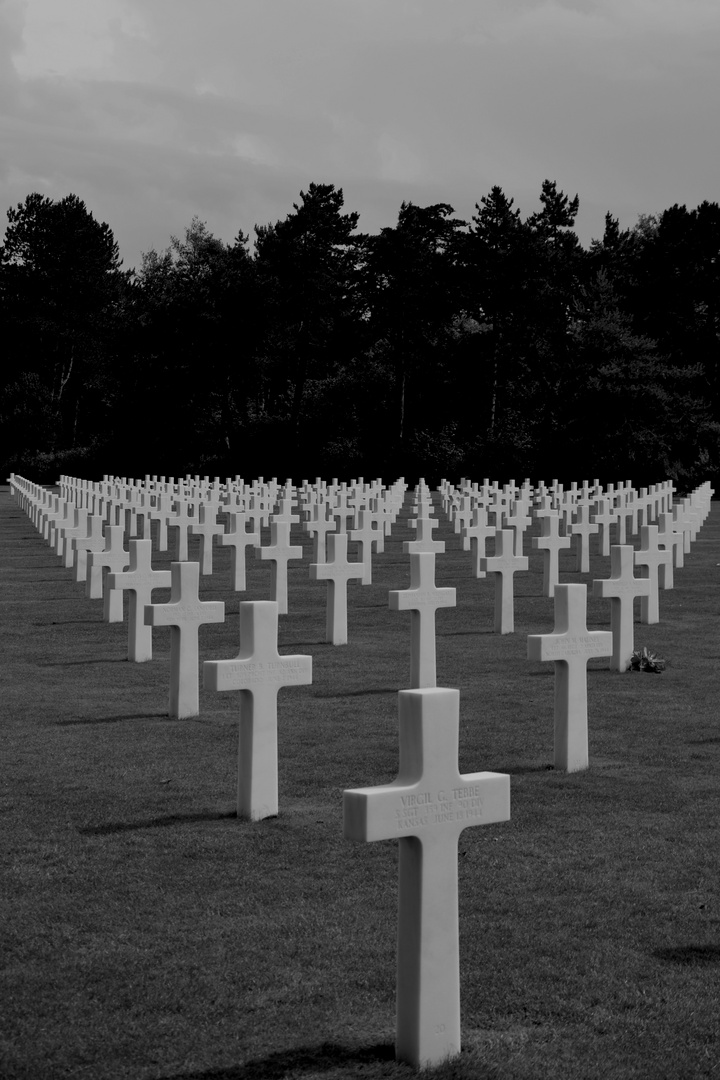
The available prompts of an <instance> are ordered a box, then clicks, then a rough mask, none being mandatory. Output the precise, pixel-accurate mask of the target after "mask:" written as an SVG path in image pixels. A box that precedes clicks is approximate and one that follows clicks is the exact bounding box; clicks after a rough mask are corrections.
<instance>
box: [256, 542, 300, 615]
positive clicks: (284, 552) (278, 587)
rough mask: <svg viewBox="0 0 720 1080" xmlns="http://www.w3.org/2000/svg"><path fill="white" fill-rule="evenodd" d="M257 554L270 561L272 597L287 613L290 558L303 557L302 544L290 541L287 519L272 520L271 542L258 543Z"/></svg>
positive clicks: (281, 610)
mask: <svg viewBox="0 0 720 1080" xmlns="http://www.w3.org/2000/svg"><path fill="white" fill-rule="evenodd" d="M255 555H256V558H258V559H260V560H261V561H263V562H266V561H267V562H269V563H270V567H271V570H272V574H271V578H270V592H271V599H273V600H275V601H276V602H277V605H278V611H279V612H280V614H281V615H287V612H288V582H287V570H288V562H289V561H290V559H302V548H301V547H300V545H299V544H298V545H293V544H291V543H290V523H289V522H287V521H273V522H271V524H270V543H269V545H267V546H262V545H260V544H258V545H257V546H256V547H255Z"/></svg>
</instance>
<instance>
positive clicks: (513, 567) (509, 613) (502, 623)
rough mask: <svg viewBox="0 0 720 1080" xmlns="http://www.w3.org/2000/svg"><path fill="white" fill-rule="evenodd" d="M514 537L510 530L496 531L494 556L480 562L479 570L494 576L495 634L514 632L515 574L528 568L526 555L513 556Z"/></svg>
mask: <svg viewBox="0 0 720 1080" xmlns="http://www.w3.org/2000/svg"><path fill="white" fill-rule="evenodd" d="M514 537H515V534H514V532H513V530H512V529H498V530H497V531H496V533H495V555H494V556H493V557H492V558H489V559H481V560H480V569H481V570H485V571H486V573H491V574H494V575H495V633H496V634H512V633H514V631H515V588H514V578H515V573H516V572H517V571H518V570H527V568H528V559H527V555H516V554H515V551H514Z"/></svg>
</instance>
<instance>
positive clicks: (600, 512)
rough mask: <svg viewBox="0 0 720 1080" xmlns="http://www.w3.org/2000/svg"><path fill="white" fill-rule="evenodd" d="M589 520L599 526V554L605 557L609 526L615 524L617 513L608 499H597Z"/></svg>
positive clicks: (608, 542)
mask: <svg viewBox="0 0 720 1080" xmlns="http://www.w3.org/2000/svg"><path fill="white" fill-rule="evenodd" d="M591 520H592V521H593V523H594V524H595V525H597V526H599V528H600V554H601V555H603V556H604V557H605V558H606V559H607V558H608V556H609V555H610V528H611V526H613V525H616V524H617V521H618V514H617V513H616V512H615V510H614V509H613V507H612V501H611V500H610V499H598V502H597V510H596V512H595V513H594V514H593V516H592V518H591Z"/></svg>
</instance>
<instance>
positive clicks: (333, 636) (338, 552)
mask: <svg viewBox="0 0 720 1080" xmlns="http://www.w3.org/2000/svg"><path fill="white" fill-rule="evenodd" d="M327 544H328V551H327V559H326V561H325V562H324V563H313V564H312V565H311V567H310V580H311V581H326V582H327V613H326V618H325V640H326V641H329V642H331V644H333V645H347V640H348V629H347V586H348V581H351V580H356V581H362V577H363V573H364V568H363V564H362V563H359V562H348V557H347V546H348V534H347V533H346V532H337V533H330V534H329V535H328V537H327Z"/></svg>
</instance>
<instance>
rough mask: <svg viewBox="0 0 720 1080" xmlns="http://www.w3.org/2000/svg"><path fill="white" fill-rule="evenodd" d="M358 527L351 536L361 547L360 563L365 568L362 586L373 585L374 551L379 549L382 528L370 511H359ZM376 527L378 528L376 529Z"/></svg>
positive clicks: (352, 531)
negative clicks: (376, 548)
mask: <svg viewBox="0 0 720 1080" xmlns="http://www.w3.org/2000/svg"><path fill="white" fill-rule="evenodd" d="M357 517H358V527H357V529H352V530H351V532H350V534H349V536H350V539H351V540H352V541H353V543H355V544H359V545H360V562H361V564H362V568H363V576H362V584H363V585H372V549H373V544H375V546H376V547H377V542H378V538H379V535H380V528H379V525H378V522H377V519H376V518H375V516H374V515H373V514H371V513H370V511H369V510H358V514H357ZM376 526H378V527H377V528H376Z"/></svg>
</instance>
